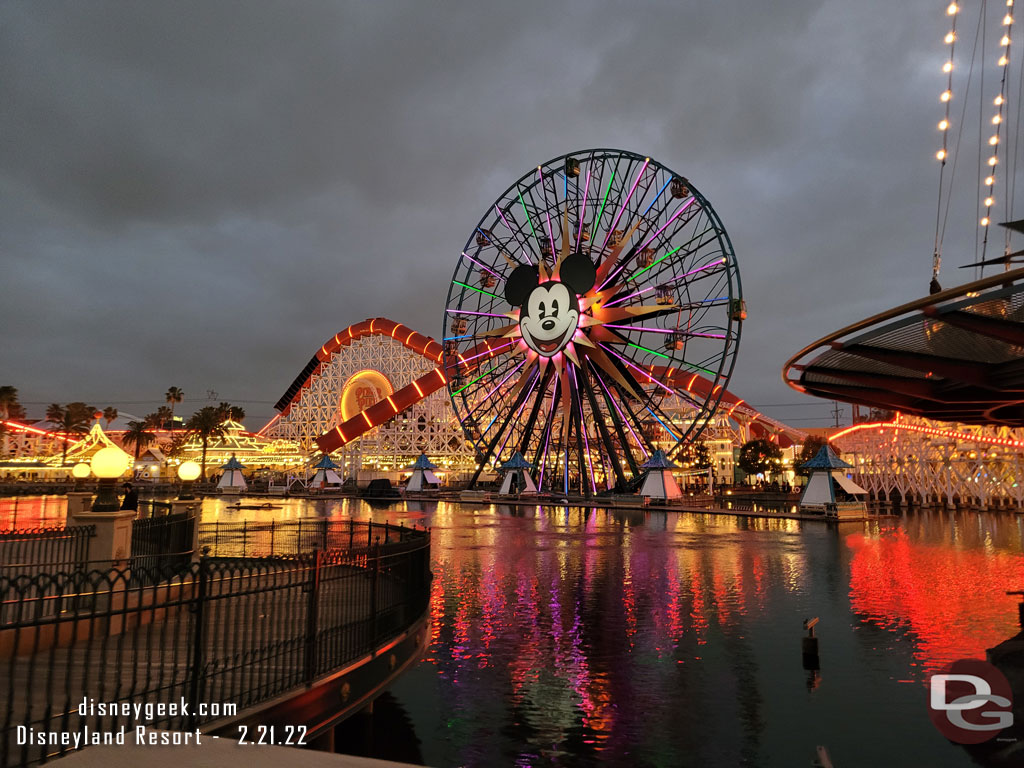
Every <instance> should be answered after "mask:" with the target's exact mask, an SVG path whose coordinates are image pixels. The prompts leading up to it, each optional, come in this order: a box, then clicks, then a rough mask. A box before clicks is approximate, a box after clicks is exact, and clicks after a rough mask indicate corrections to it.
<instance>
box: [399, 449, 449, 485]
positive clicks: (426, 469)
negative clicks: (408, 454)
mask: <svg viewBox="0 0 1024 768" xmlns="http://www.w3.org/2000/svg"><path fill="white" fill-rule="evenodd" d="M410 469H412V476H411V477H410V478H409V482H408V483H406V486H405V490H406V491H413V492H421V491H429V490H436V489H437V487H438V486H439V485H440V484H441V481H440V480H438V479H437V475H435V474H434V472H433V470H435V469H437V465H436V464H434V463H433V462H432V461H431V460H430V459H428V458H427V454H426V453H421V454H420V455H419V457H418V458H417V459H416V461H415V462H413V464H412V466H411V467H410Z"/></svg>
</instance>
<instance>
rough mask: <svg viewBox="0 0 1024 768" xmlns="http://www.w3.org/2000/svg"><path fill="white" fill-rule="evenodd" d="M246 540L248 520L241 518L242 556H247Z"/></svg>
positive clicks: (247, 536) (247, 538) (247, 537)
mask: <svg viewBox="0 0 1024 768" xmlns="http://www.w3.org/2000/svg"><path fill="white" fill-rule="evenodd" d="M248 540H249V521H248V520H243V521H242V557H246V556H247V554H246V553H247V549H246V543H247V542H248Z"/></svg>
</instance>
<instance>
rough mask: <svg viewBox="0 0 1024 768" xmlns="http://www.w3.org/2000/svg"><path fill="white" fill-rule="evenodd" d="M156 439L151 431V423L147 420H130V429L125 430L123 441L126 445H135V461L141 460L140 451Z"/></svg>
mask: <svg viewBox="0 0 1024 768" xmlns="http://www.w3.org/2000/svg"><path fill="white" fill-rule="evenodd" d="M154 440H156V435H155V434H154V433H153V432H150V431H149V424H148V423H147V422H145V421H129V422H128V429H127V430H125V433H124V437H122V438H121V442H122V443H123V444H124V445H126V446H129V445H134V446H135V461H138V460H139V453H141V452H142V449H143V448H146V447H147V446H148V445H149V444H150V443H152V442H153V441H154Z"/></svg>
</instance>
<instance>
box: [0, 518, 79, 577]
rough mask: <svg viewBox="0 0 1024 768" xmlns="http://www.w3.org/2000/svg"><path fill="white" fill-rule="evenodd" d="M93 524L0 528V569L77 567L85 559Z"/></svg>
mask: <svg viewBox="0 0 1024 768" xmlns="http://www.w3.org/2000/svg"><path fill="white" fill-rule="evenodd" d="M95 535H96V526H94V525H73V526H67V527H65V526H55V527H42V528H19V529H16V530H8V531H0V569H5V570H9V569H12V568H15V569H25V568H30V567H31V568H36V567H38V566H48V567H50V568H55V567H59V568H81V567H83V566H84V565H85V563H86V562H87V561H88V559H89V539H91V538H92V537H93V536H95Z"/></svg>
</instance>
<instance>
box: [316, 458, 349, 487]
mask: <svg viewBox="0 0 1024 768" xmlns="http://www.w3.org/2000/svg"><path fill="white" fill-rule="evenodd" d="M313 469H315V470H316V472H314V473H313V476H312V477H311V478H310V479H309V486H308V487H309V488H327V487H328V486H332V485H333V486H340V485H341V482H342V480H341V475H339V474H338V473H337V472H335V471H334V470H336V469H338V465H337V464H335V463H334V462H333V461H331V457H330V456H328V455H327V454H326V453H325V454H324V455H323V456H321V457H320V461H318V462H317V463H316V464H314V465H313Z"/></svg>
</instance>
